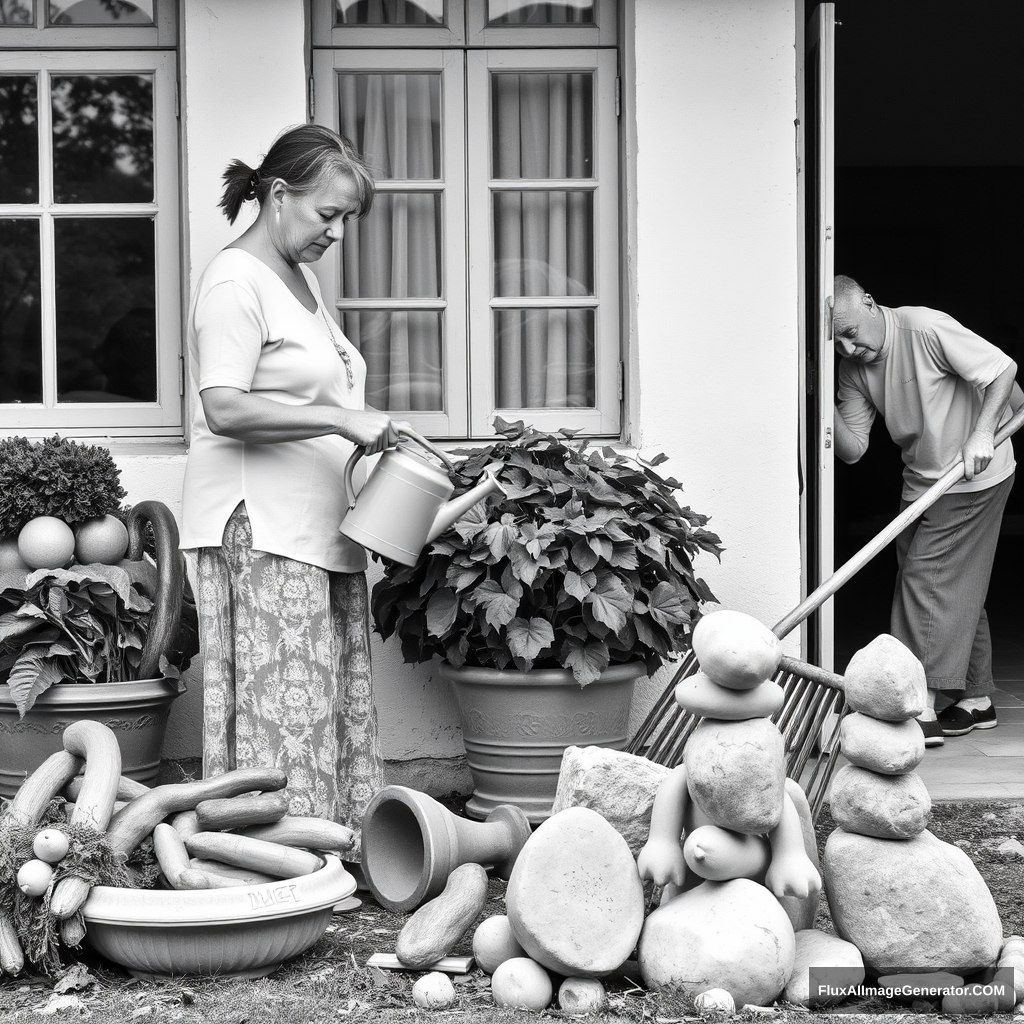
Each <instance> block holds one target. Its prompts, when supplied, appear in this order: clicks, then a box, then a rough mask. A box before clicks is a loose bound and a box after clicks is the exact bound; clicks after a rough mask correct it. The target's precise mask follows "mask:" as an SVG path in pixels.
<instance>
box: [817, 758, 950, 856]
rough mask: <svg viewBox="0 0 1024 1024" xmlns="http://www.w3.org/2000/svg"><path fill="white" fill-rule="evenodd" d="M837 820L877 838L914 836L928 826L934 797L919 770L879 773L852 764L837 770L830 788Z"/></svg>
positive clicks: (833, 813) (865, 834)
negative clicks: (905, 772) (901, 772)
mask: <svg viewBox="0 0 1024 1024" xmlns="http://www.w3.org/2000/svg"><path fill="white" fill-rule="evenodd" d="M829 806H830V808H831V811H832V817H833V819H834V820H835V823H836V824H837V825H839V826H840V827H841V828H843V829H844V830H845V831H847V832H856V833H858V834H860V835H864V836H875V837H876V838H878V839H911V838H912V837H914V836H917V835H920V834H921V833H922V832H923V831H924V830H925V829H926V828H927V827H928V818H929V817H930V815H931V811H932V798H931V796H930V795H929V794H928V787H927V786H926V785H925V784H924V780H923V779H922V778H921V776H920V775H918V774H917V772H910V773H908V774H907V775H879V774H878V773H877V772H871V771H868V770H867V769H866V768H857V767H856V766H854V765H852V764H846V765H843V767H842V768H840V769H839V771H838V772H836V775H835V778H834V779H833V780H832V786H831V789H830V790H829Z"/></svg>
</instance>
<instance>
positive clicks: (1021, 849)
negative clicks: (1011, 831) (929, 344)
mask: <svg viewBox="0 0 1024 1024" xmlns="http://www.w3.org/2000/svg"><path fill="white" fill-rule="evenodd" d="M996 852H997V853H999V854H1000V855H1001V856H1003V857H1006V858H1007V859H1010V860H1021V859H1024V843H1021V841H1020V840H1019V839H1007V840H1006V841H1005V842H1002V843H1000V844H999V847H998V849H997V851H996Z"/></svg>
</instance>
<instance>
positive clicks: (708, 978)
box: [637, 878, 796, 1006]
mask: <svg viewBox="0 0 1024 1024" xmlns="http://www.w3.org/2000/svg"><path fill="white" fill-rule="evenodd" d="M795 952H796V940H795V938H794V934H793V926H792V924H790V921H789V918H788V917H787V916H786V913H785V911H784V910H783V909H782V907H781V906H780V905H779V901H778V900H777V899H776V898H775V897H774V896H773V895H772V894H771V893H770V892H769V891H768V890H767V889H766V888H765V887H764V886H763V885H759V884H758V883H757V882H752V881H750V879H747V878H735V879H733V880H732V881H729V882H703V883H701V884H700V885H698V886H697V888H695V889H690V890H689V891H688V892H684V893H683V894H682V895H680V896H676V897H675V899H672V900H669V901H668V903H664V904H662V906H660V907H658V909H657V910H655V911H654V912H653V913H652V914H651V915H650V917H648V918H647V922H646V924H645V925H644V930H643V932H642V933H641V935H640V945H639V948H638V950H637V961H638V965H639V968H640V975H641V977H642V978H643V980H644V983H645V984H646V985H647V987H648V988H652V989H656V990H658V989H669V990H679V991H683V992H685V993H687V994H688V995H689V996H690V997H691V998H692V997H694V996H697V995H698V994H700V993H701V992H706V991H707V990H708V989H714V988H721V989H725V990H726V991H727V992H728V993H729V994H730V995H731V996H732V997H733V999H734V1000H735V1002H736V1005H737V1006H743V1005H744V1004H746V1003H752V1004H753V1005H755V1006H768V1005H769V1004H770V1003H772V1002H773V1001H774V1000H775V999H776V998H777V997H778V995H779V993H780V992H781V991H782V990H783V988H784V987H785V984H786V982H787V980H788V979H789V977H790V975H791V974H792V972H793V959H794V955H795Z"/></svg>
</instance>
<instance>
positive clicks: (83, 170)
mask: <svg viewBox="0 0 1024 1024" xmlns="http://www.w3.org/2000/svg"><path fill="white" fill-rule="evenodd" d="M52 82H53V85H52V96H51V99H52V105H53V194H54V199H55V200H56V202H58V203H147V202H152V200H153V77H152V75H67V76H58V75H55V76H54V77H53V79H52Z"/></svg>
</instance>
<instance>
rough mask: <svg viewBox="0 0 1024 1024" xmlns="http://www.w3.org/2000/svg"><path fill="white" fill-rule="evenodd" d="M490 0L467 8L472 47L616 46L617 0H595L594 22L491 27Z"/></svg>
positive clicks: (467, 34) (477, 2)
mask: <svg viewBox="0 0 1024 1024" xmlns="http://www.w3.org/2000/svg"><path fill="white" fill-rule="evenodd" d="M486 2H487V0H476V2H475V3H470V4H469V6H468V8H467V9H466V38H467V41H468V43H469V45H470V46H486V47H490V48H501V47H503V46H509V47H516V48H526V47H528V48H530V49H536V48H538V47H547V46H557V47H579V46H615V45H616V42H617V38H618V12H617V10H616V4H615V0H595V2H594V22H593V24H591V25H586V24H580V25H574V26H564V27H563V26H561V25H508V26H505V25H501V26H492V27H490V28H488V27H487V15H486V13H485V11H486Z"/></svg>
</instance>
